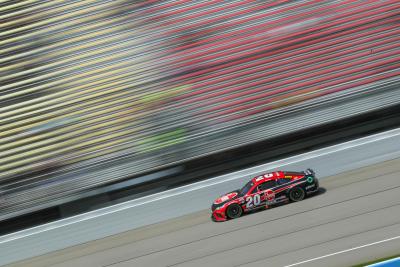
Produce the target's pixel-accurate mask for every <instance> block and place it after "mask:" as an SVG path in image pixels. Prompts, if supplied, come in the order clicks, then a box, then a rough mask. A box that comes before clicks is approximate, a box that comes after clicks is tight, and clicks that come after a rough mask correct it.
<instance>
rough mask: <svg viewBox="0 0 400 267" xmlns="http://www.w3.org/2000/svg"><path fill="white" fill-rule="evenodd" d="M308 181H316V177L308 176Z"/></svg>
mask: <svg viewBox="0 0 400 267" xmlns="http://www.w3.org/2000/svg"><path fill="white" fill-rule="evenodd" d="M307 182H308V183H310V184H311V183H312V182H314V178H313V177H312V176H308V177H307Z"/></svg>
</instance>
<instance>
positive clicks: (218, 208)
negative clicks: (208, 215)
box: [215, 205, 224, 210]
mask: <svg viewBox="0 0 400 267" xmlns="http://www.w3.org/2000/svg"><path fill="white" fill-rule="evenodd" d="M223 207H224V205H222V206H219V207H216V208H215V210H220V209H222V208H223Z"/></svg>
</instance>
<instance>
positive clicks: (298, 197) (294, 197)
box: [289, 187, 306, 202]
mask: <svg viewBox="0 0 400 267" xmlns="http://www.w3.org/2000/svg"><path fill="white" fill-rule="evenodd" d="M305 196H306V193H305V192H304V190H303V188H301V187H295V188H293V189H292V190H290V192H289V199H290V200H291V201H293V202H297V201H302V200H303V199H304V197H305Z"/></svg>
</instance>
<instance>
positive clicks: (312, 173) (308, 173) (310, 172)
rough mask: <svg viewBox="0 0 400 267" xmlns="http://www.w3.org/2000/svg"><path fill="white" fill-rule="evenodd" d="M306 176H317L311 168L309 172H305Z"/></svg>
mask: <svg viewBox="0 0 400 267" xmlns="http://www.w3.org/2000/svg"><path fill="white" fill-rule="evenodd" d="M304 174H305V175H312V176H315V171H314V170H313V169H311V168H308V169H307V170H305V171H304Z"/></svg>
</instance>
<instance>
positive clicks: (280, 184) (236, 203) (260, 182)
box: [211, 169, 319, 221]
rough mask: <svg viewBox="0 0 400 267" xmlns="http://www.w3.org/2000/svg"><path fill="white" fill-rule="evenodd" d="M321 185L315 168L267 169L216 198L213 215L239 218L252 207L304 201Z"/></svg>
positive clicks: (221, 219)
mask: <svg viewBox="0 0 400 267" xmlns="http://www.w3.org/2000/svg"><path fill="white" fill-rule="evenodd" d="M318 189H319V183H318V179H317V178H316V177H315V172H314V171H313V170H312V169H307V170H306V171H304V172H286V171H276V172H270V173H266V174H264V175H260V176H257V177H254V178H253V179H251V180H250V181H249V182H248V183H247V184H246V185H245V186H244V187H243V188H242V189H240V190H235V191H232V192H229V193H227V194H225V195H223V196H221V197H219V198H218V199H216V200H215V202H214V203H213V204H212V206H211V210H212V215H211V218H212V220H213V221H226V220H227V219H235V218H238V217H240V216H241V215H242V214H243V213H247V212H250V211H254V210H258V209H261V208H268V207H271V206H274V205H277V204H281V203H288V202H290V201H292V202H297V201H301V200H303V199H304V198H305V197H306V196H307V195H310V194H312V193H315V192H317V191H318Z"/></svg>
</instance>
